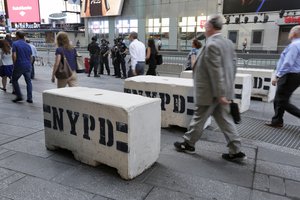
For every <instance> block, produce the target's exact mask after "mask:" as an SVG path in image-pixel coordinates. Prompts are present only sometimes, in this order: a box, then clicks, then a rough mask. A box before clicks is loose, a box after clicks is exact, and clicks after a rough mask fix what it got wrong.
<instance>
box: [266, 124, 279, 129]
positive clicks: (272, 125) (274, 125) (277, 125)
mask: <svg viewBox="0 0 300 200" xmlns="http://www.w3.org/2000/svg"><path fill="white" fill-rule="evenodd" d="M265 125H266V126H270V127H273V128H282V127H283V123H278V124H274V123H265Z"/></svg>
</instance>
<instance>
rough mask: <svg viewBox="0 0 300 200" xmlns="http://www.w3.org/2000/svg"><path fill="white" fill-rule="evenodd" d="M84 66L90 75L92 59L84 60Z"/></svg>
mask: <svg viewBox="0 0 300 200" xmlns="http://www.w3.org/2000/svg"><path fill="white" fill-rule="evenodd" d="M84 66H85V73H87V74H88V73H89V71H90V59H89V58H84Z"/></svg>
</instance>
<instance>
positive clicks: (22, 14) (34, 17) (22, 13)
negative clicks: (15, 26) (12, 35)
mask: <svg viewBox="0 0 300 200" xmlns="http://www.w3.org/2000/svg"><path fill="white" fill-rule="evenodd" d="M7 8H8V15H9V19H10V21H11V22H14V23H15V22H40V13H39V1H38V0H9V1H7Z"/></svg>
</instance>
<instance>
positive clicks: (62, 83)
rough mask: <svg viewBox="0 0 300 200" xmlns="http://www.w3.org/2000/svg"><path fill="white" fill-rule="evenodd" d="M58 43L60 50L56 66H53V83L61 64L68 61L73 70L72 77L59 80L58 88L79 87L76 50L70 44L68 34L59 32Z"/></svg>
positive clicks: (56, 58)
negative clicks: (64, 60)
mask: <svg viewBox="0 0 300 200" xmlns="http://www.w3.org/2000/svg"><path fill="white" fill-rule="evenodd" d="M56 43H57V46H58V48H57V49H56V52H55V64H54V66H53V71H52V78H51V81H52V82H53V83H54V82H55V72H56V70H57V69H58V66H59V63H60V62H61V61H62V59H64V57H65V58H66V59H67V62H68V64H69V66H70V68H71V70H72V76H71V77H70V78H67V79H57V88H63V87H66V86H67V85H68V86H69V87H75V86H78V82H77V74H76V67H77V63H76V55H77V52H76V49H75V48H74V47H73V46H72V45H71V44H70V40H69V37H68V34H67V33H65V32H59V33H58V35H57V37H56Z"/></svg>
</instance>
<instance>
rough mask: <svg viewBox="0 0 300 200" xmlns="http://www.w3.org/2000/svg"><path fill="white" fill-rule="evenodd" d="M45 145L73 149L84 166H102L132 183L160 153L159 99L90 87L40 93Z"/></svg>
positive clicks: (49, 147) (52, 147)
mask: <svg viewBox="0 0 300 200" xmlns="http://www.w3.org/2000/svg"><path fill="white" fill-rule="evenodd" d="M43 104H44V105H43V109H44V126H45V143H46V147H47V148H48V149H50V150H54V149H56V148H64V149H68V150H70V151H72V153H73V154H74V156H75V158H76V159H77V160H79V161H81V162H83V163H86V164H89V165H92V166H97V165H98V164H100V163H104V164H106V165H109V166H111V167H114V168H116V169H117V170H118V173H119V174H120V175H121V177H123V178H124V179H132V178H134V177H135V176H137V175H139V174H141V173H142V172H143V171H144V170H146V169H147V168H149V167H150V166H151V165H152V164H153V163H154V162H155V161H156V160H157V159H158V156H159V152H160V131H161V128H160V121H161V111H160V99H151V98H145V97H142V96H136V95H129V94H124V93H120V92H112V91H107V90H99V89H92V88H82V87H73V88H62V89H53V90H47V91H45V92H44V93H43Z"/></svg>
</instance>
